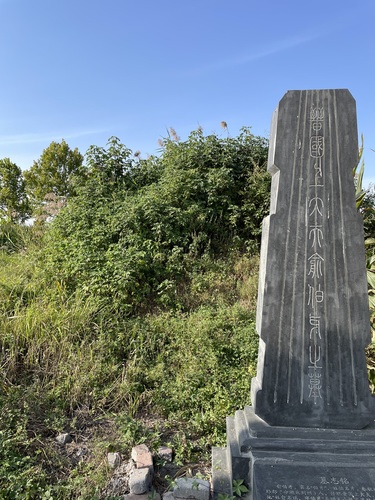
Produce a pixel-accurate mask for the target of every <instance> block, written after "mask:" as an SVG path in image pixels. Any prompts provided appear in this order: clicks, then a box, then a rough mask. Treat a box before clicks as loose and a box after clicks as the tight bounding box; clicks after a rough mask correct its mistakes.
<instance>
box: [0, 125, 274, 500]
mask: <svg viewBox="0 0 375 500" xmlns="http://www.w3.org/2000/svg"><path fill="white" fill-rule="evenodd" d="M63 146H64V148H63V153H64V157H65V156H66V157H67V158H68V157H69V158H70V157H71V154H70V153H71V152H70V150H69V148H67V145H66V144H63ZM60 149H61V148H59V147H58V145H56V144H55V145H54V147H53V150H51V151H50V150H45V151H44V153H43V155H44V156H43V157H44V158H47V157H48V155H49V154H50V153H51V154H52V153H54V156H53V157H54V159H56V158H55V156H56V154H57V153H58V151H60ZM266 154H267V142H266V141H265V140H264V139H262V138H259V137H254V136H252V135H251V133H250V131H249V130H248V129H244V130H243V131H242V132H241V134H240V136H239V137H237V138H230V137H228V138H219V137H218V136H216V135H210V136H208V137H205V136H204V135H203V133H202V131H201V130H198V131H196V132H193V133H192V134H191V135H190V137H189V138H188V139H187V140H186V141H185V142H178V141H176V140H174V139H173V137H172V138H170V137H169V138H167V139H166V140H165V141H164V145H163V148H162V150H161V152H160V155H159V156H158V157H151V158H148V159H141V158H140V157H139V156H138V155H132V153H131V151H129V150H128V149H127V148H126V147H125V146H124V145H122V144H121V143H120V142H119V141H118V139H116V138H112V139H111V140H110V141H109V143H108V147H107V148H106V149H105V148H100V147H96V146H93V147H91V148H90V149H89V151H88V152H87V155H86V167H84V168H82V167H81V165H80V162H79V161H78V160H79V159H80V157H79V155H78V152H75V157H76V159H77V161H78V163H77V167H79V168H73V169H71V171H69V176H68V177H64V178H62V177H61V176H60V177H61V181H64V182H65V184H64V189H65V191H64V196H63V198H64V200H63V201H64V205H65V206H64V207H63V208H62V209H61V210H60V212H59V213H58V215H53V213H52V212H51V211H50V212H48V210H47V212H48V213H49V215H50V216H51V215H52V216H53V217H52V218H53V221H52V222H48V223H45V222H43V218H39V219H38V221H37V223H36V224H34V226H32V227H27V226H21V225H18V224H15V223H13V222H11V221H8V222H6V223H5V222H3V223H1V230H0V242H1V250H0V260H1V268H0V304H1V305H0V331H1V337H0V343H1V351H0V363H1V368H2V372H1V373H2V378H1V379H0V404H1V408H2V412H1V417H0V462H1V463H2V470H1V472H0V490H1V491H2V494H3V495H4V497H6V498H51V496H52V497H53V498H70V497H72V498H78V495H81V496H80V498H94V497H95V495H97V494H98V492H99V490H100V485H101V484H102V483H103V481H104V480H105V478H106V475H107V470H106V468H105V465H104V462H103V457H105V453H106V451H107V450H108V449H112V448H113V447H116V449H118V450H120V451H123V452H124V453H126V452H127V451H128V449H129V446H131V445H133V444H134V443H136V442H139V441H144V440H146V441H147V442H148V443H149V444H150V445H151V446H156V445H158V444H162V443H164V444H165V439H166V438H165V437H163V442H161V441H160V440H161V439H162V436H165V435H166V434H165V432H167V434H168V435H169V436H170V437H169V440H170V442H171V444H173V445H174V448H175V450H176V457H177V460H180V461H194V460H195V459H196V453H197V452H198V454H199V456H200V458H202V456H203V455H204V453H205V450H206V451H207V450H209V447H210V446H211V445H212V444H215V443H216V444H219V443H222V442H223V438H224V428H225V416H226V415H227V414H230V413H232V412H233V411H234V410H235V409H237V408H238V407H240V406H243V405H244V404H246V403H248V402H249V384H250V380H251V377H252V375H253V374H254V370H255V358H256V354H257V336H256V334H255V329H254V319H255V318H254V310H255V300H256V289H257V263H258V258H257V248H258V244H259V236H260V225H261V220H262V218H263V217H264V215H265V213H266V211H267V210H268V203H269V201H268V200H269V195H268V192H269V179H268V175H267V174H266V171H265V163H266ZM47 163H48V162H47ZM56 164H57V165H58V166H59V168H60V167H61V165H62V163H61V162H56ZM36 167H38V168H36ZM42 167H43V168H42ZM44 167H46V168H44ZM47 167H48V165H47V164H45V162H44V163H43V162H41V161H40V162H39V163H36V164H35V165H34V170H33V172H32V173H33V175H34V177H35V175H37V174H38V171H39V170H40V171H41V172H42V173H43V175H44V174H45V173H46V172H47V171H48V168H47ZM38 169H39V170H38ZM61 172H62V173H64V172H65V170H64V169H62V170H61ZM61 172H60V173H61ZM57 175H59V172H57ZM60 177H58V178H59V179H60ZM34 181H35V182H34V184H33V186H34V187H35V186H37V187H38V189H39V188H40V189H39V190H41V191H40V193H39V194H40V196H39V201H40V203H39V204H36V206H37V210H38V214H40V213H41V211H43V210H44V211H46V210H45V209H46V208H48V207H47V206H46V202H45V201H44V202H43V201H42V194H43V193H44V191H43V189H42V188H43V186H42V185H39V184H38V182H39V181H38V179H36V178H34ZM66 182H68V184H66ZM50 188H51V186H49V189H48V190H49V191H50ZM34 191H35V190H34ZM38 192H39V191H38ZM35 193H36V191H35ZM35 199H36V195H35ZM59 200H60V198H59ZM60 201H61V200H60ZM61 205H62V203H60V204H59V206H61ZM55 208H56V207H55ZM58 208H59V207H57V209H58ZM54 212H56V210H55V209H54ZM99 416H100V418H101V420H103V419H104V421H105V422H112V424H111V425H113V426H114V428H113V429H112V431H111V433H109V434H108V433H102V434H101V431H100V429H101V426H100V425H99V426H97V425H96V424H95V422H96V420H95V419H97V418H98V417H99ZM147 416H149V417H148V418H151V420H152V421H155V422H156V423H155V424H153V427H152V429H150V426H149V425H148V426H147V427H144V426H143V424H142V422H143V420H144V419H147ZM101 420H100V421H101ZM90 425H91V427H90ZM107 425H109V424H107ZM88 428H89V429H91V428H92V429H96V430H95V432H94V431H92V430H87V429H88ZM61 431H71V432H73V433H75V435H76V436H81V435H82V436H90V440H91V441H90V443H91V444H90V445H91V447H92V448H93V450H94V452H93V453H92V454H91V455H87V457H86V458H85V460H83V461H78V462H77V461H75V462H74V460H73V461H72V460H71V459H70V458H69V457H68V456H67V455H66V454H65V455H64V454H62V453H61V450H60V449H59V448H58V446H57V445H56V443H55V442H54V436H55V435H56V434H57V433H58V432H61ZM77 439H78V441H79V438H77Z"/></svg>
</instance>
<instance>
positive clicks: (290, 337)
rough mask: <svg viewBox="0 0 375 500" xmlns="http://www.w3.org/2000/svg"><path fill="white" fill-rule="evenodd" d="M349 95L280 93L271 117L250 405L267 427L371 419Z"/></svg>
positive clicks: (361, 423) (357, 424) (356, 423)
mask: <svg viewBox="0 0 375 500" xmlns="http://www.w3.org/2000/svg"><path fill="white" fill-rule="evenodd" d="M357 137H358V136H357V125H356V111H355V102H354V99H353V98H352V96H351V95H350V93H349V92H348V91H347V90H314V91H290V92H287V94H286V95H285V96H284V98H283V99H282V100H281V101H280V104H279V106H278V109H277V110H276V112H275V115H274V118H273V125H272V133H271V142H270V156H269V170H270V172H271V174H272V175H273V179H272V200H271V215H270V216H269V217H268V218H267V219H266V220H265V222H264V228H263V239H262V254H261V273H260V285H259V301H258V316H257V325H258V333H259V335H260V350H259V364H258V373H257V377H256V379H254V380H253V384H252V403H253V406H254V409H255V413H256V414H257V415H258V416H260V417H261V418H262V419H264V420H265V421H266V422H267V423H269V424H271V425H279V426H297V427H298V426H299V427H301V426H302V427H322V428H324V427H330V428H348V429H350V428H357V429H359V428H363V427H365V426H366V425H367V424H369V423H370V422H371V421H373V420H374V401H373V398H372V396H371V394H370V391H369V386H368V379H367V368H366V360H365V352H364V349H365V347H366V345H367V344H368V343H369V342H370V327H369V312H368V298H367V283H366V270H365V255H364V243H363V240H364V239H363V229H362V219H361V215H360V214H358V212H357V210H356V206H355V190H354V183H353V173H352V171H353V168H354V167H355V166H356V163H357V161H358V145H357Z"/></svg>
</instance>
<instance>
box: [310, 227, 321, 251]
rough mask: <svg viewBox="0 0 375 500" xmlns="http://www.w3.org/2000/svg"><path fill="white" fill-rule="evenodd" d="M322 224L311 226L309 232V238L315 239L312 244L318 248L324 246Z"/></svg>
mask: <svg viewBox="0 0 375 500" xmlns="http://www.w3.org/2000/svg"><path fill="white" fill-rule="evenodd" d="M321 227H322V226H318V225H317V224H315V225H314V226H310V232H309V240H311V239H312V240H313V241H312V244H311V246H312V247H313V248H314V249H315V250H316V247H317V246H319V247H321V246H322V240H323V231H322V229H321Z"/></svg>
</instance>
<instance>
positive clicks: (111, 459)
mask: <svg viewBox="0 0 375 500" xmlns="http://www.w3.org/2000/svg"><path fill="white" fill-rule="evenodd" d="M107 461H108V465H109V467H110V468H111V469H115V468H116V467H118V466H119V465H120V464H121V455H120V453H117V452H116V453H108V455H107Z"/></svg>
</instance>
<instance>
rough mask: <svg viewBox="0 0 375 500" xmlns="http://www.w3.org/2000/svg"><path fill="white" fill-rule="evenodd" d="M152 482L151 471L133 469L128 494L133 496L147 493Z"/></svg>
mask: <svg viewBox="0 0 375 500" xmlns="http://www.w3.org/2000/svg"><path fill="white" fill-rule="evenodd" d="M151 481H152V471H151V469H150V468H148V467H143V468H141V469H133V471H132V473H131V474H130V477H129V489H130V493H132V494H134V495H142V493H146V491H149V489H150V486H151Z"/></svg>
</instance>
